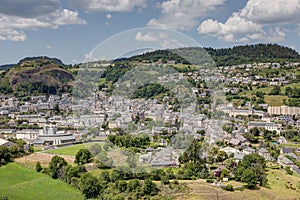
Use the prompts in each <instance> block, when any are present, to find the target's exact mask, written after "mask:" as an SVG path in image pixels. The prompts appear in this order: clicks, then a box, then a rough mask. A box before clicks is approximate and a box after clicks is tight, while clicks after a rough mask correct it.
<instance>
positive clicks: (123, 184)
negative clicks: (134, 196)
mask: <svg viewBox="0 0 300 200" xmlns="http://www.w3.org/2000/svg"><path fill="white" fill-rule="evenodd" d="M116 185H117V188H118V190H120V192H125V191H126V190H127V182H126V181H123V180H121V181H118V182H117V183H116Z"/></svg>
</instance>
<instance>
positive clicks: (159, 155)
mask: <svg viewBox="0 0 300 200" xmlns="http://www.w3.org/2000/svg"><path fill="white" fill-rule="evenodd" d="M178 158H179V155H178V154H177V153H175V151H174V150H173V148H163V149H161V150H160V151H159V152H156V153H153V154H152V160H151V163H150V164H151V166H153V167H178V166H179V161H178Z"/></svg>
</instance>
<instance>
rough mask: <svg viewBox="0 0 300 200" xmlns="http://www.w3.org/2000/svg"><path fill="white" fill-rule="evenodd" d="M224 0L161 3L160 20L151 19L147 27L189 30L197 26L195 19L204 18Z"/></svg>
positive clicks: (184, 0) (178, 0)
mask: <svg viewBox="0 0 300 200" xmlns="http://www.w3.org/2000/svg"><path fill="white" fill-rule="evenodd" d="M224 2H225V0H209V1H207V0H197V1H195V0H168V1H164V2H163V3H161V5H160V8H161V13H162V16H161V17H160V18H153V19H151V20H150V21H149V22H148V26H154V27H161V28H172V29H177V30H189V29H191V28H193V27H195V26H196V25H197V18H199V17H203V16H206V15H207V14H208V13H209V12H210V11H213V10H214V9H216V7H217V6H219V5H222V4H223V3H224Z"/></svg>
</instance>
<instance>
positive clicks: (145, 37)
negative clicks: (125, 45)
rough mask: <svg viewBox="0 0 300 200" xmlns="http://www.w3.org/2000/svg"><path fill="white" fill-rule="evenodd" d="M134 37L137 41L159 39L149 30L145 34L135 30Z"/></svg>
mask: <svg viewBox="0 0 300 200" xmlns="http://www.w3.org/2000/svg"><path fill="white" fill-rule="evenodd" d="M135 39H136V40H137V41H139V42H158V41H159V39H158V38H157V37H156V35H154V34H153V33H151V32H149V33H146V34H144V35H143V34H142V32H137V34H136V35H135Z"/></svg>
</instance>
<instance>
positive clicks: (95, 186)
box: [79, 173, 102, 199]
mask: <svg viewBox="0 0 300 200" xmlns="http://www.w3.org/2000/svg"><path fill="white" fill-rule="evenodd" d="M101 189H102V187H101V185H100V182H99V181H98V179H97V178H95V177H94V176H93V175H91V174H89V173H85V174H83V175H82V176H81V178H80V180H79V190H80V191H81V192H82V194H83V195H84V197H85V198H87V199H89V198H96V197H97V196H98V195H99V193H100V191H101Z"/></svg>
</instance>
